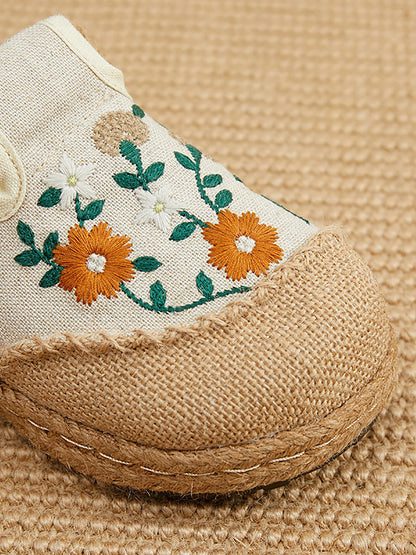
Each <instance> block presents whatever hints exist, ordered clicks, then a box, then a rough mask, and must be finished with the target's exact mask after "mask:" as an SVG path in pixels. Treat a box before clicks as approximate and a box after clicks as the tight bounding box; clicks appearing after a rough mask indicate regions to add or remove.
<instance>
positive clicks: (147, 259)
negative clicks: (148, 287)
mask: <svg viewBox="0 0 416 555" xmlns="http://www.w3.org/2000/svg"><path fill="white" fill-rule="evenodd" d="M133 266H134V267H135V268H136V270H138V271H139V272H153V271H154V270H157V269H158V268H159V267H160V266H162V263H161V262H159V260H157V259H156V258H153V256H139V258H136V260H133Z"/></svg>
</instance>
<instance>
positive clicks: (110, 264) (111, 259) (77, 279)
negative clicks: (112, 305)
mask: <svg viewBox="0 0 416 555" xmlns="http://www.w3.org/2000/svg"><path fill="white" fill-rule="evenodd" d="M132 249H133V247H132V245H131V243H130V239H129V238H128V237H126V236H125V235H112V231H111V229H110V227H109V226H108V224H106V223H105V222H100V223H99V224H98V225H95V226H94V227H93V228H92V230H91V231H87V230H86V229H85V228H81V227H80V226H79V225H76V226H75V227H72V228H71V229H70V230H69V232H68V245H65V246H62V245H57V246H56V247H55V249H54V250H53V255H54V260H55V262H56V263H57V264H58V265H59V266H61V267H62V268H63V270H62V271H61V274H60V278H59V287H62V289H65V290H66V291H73V290H74V289H75V295H76V297H77V301H78V302H83V303H84V304H88V305H91V303H92V302H93V301H95V300H96V299H97V297H98V295H105V296H106V297H107V298H108V299H110V298H111V297H116V296H117V292H118V291H120V284H121V283H123V282H125V281H130V280H131V279H132V277H133V275H134V266H133V264H132V262H131V261H130V260H129V258H128V256H129V254H130V253H131V251H132Z"/></svg>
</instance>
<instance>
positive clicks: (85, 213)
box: [79, 200, 104, 222]
mask: <svg viewBox="0 0 416 555" xmlns="http://www.w3.org/2000/svg"><path fill="white" fill-rule="evenodd" d="M103 206H104V201H103V200H93V201H92V202H90V203H89V204H87V206H86V207H85V208H84V210H80V211H79V219H80V220H82V221H83V222H85V220H94V218H96V217H97V216H99V215H100V214H101V212H102V211H103Z"/></svg>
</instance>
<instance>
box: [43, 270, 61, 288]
mask: <svg viewBox="0 0 416 555" xmlns="http://www.w3.org/2000/svg"><path fill="white" fill-rule="evenodd" d="M62 270H63V268H62V267H61V266H54V267H53V268H51V269H50V270H48V271H47V272H46V274H45V275H44V276H43V277H42V279H41V280H40V282H39V285H40V287H43V288H44V289H46V288H47V287H52V286H53V285H56V284H57V283H58V282H59V278H60V275H61V272H62Z"/></svg>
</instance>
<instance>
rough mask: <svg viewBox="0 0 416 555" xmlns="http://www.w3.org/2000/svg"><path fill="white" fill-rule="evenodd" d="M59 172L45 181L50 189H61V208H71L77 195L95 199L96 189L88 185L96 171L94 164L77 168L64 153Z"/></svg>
mask: <svg viewBox="0 0 416 555" xmlns="http://www.w3.org/2000/svg"><path fill="white" fill-rule="evenodd" d="M59 170H60V171H59V172H55V173H53V174H52V175H51V176H50V177H48V178H47V179H45V182H46V184H47V185H49V186H50V187H54V188H55V189H61V191H62V192H61V200H60V202H59V204H60V207H61V208H63V209H66V208H70V207H71V205H72V203H73V202H74V200H75V197H76V196H77V194H78V195H80V196H82V197H84V198H94V197H95V193H94V189H93V188H92V187H91V186H90V185H88V183H87V181H88V178H89V177H90V175H91V173H92V172H93V170H94V164H86V165H85V166H76V165H75V164H74V162H73V161H72V160H70V158H68V156H67V154H66V153H64V155H63V158H62V163H61V165H60V167H59Z"/></svg>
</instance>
